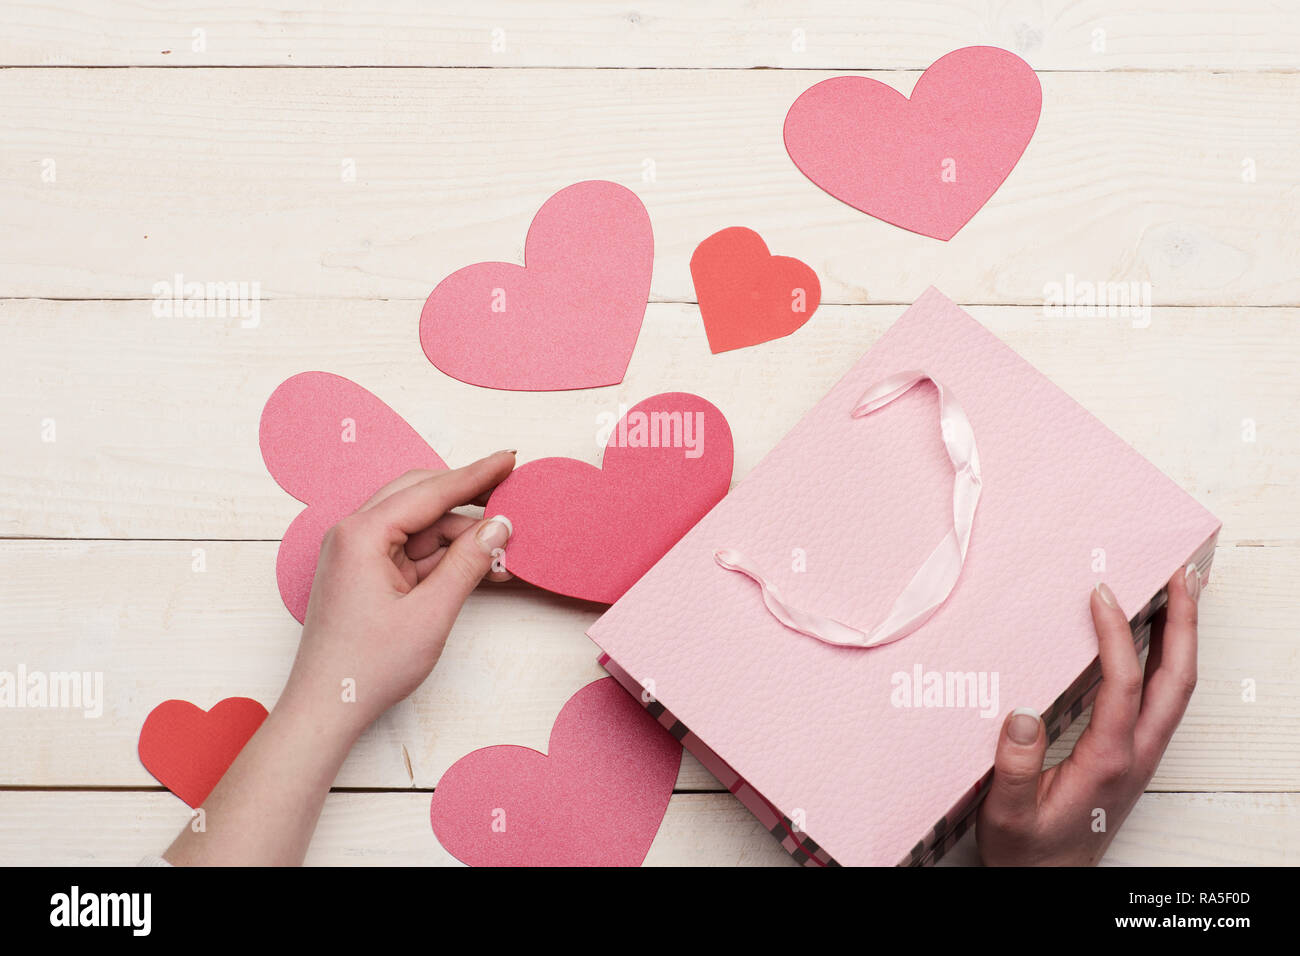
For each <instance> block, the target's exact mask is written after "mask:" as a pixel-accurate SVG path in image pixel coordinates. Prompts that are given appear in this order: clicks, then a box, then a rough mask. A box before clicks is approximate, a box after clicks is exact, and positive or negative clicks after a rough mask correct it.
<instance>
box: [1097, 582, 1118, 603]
mask: <svg viewBox="0 0 1300 956" xmlns="http://www.w3.org/2000/svg"><path fill="white" fill-rule="evenodd" d="M1097 595H1098V596H1099V597H1100V598H1101V599H1102V600H1103V601H1105V602H1106V606H1107V607H1115V608H1117V607H1119V602H1118V601H1116V600H1115V592H1114V591H1112V590H1111V589H1110V588H1108V587H1107V586H1106V582H1105V581H1098V582H1097Z"/></svg>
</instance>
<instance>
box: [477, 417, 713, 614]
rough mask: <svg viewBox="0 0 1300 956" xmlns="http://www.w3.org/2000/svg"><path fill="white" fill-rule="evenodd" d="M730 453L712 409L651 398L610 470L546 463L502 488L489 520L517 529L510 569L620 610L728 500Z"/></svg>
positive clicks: (618, 436)
mask: <svg viewBox="0 0 1300 956" xmlns="http://www.w3.org/2000/svg"><path fill="white" fill-rule="evenodd" d="M611 417H612V416H611ZM674 439H676V441H674ZM651 442H654V444H653V445H652V444H650V443H651ZM691 442H698V443H699V447H698V449H696V448H691V447H687V446H688V445H689V444H690V443H691ZM656 446H657V447H656ZM732 454H733V449H732V441H731V428H730V426H728V424H727V420H726V418H725V417H724V416H723V414H722V412H720V411H719V410H718V409H717V408H716V407H714V406H713V404H712V403H710V402H708V401H705V400H704V399H703V398H700V397H699V396H698V395H691V394H689V393H687V392H665V393H663V394H661V395H654V396H652V397H650V398H647V399H646V400H644V401H642V402H640V403H638V404H637V405H635V406H634V407H633V408H632V409H631V410H629V411H628V413H627V414H626V415H624V416H623V418H621V419H620V420H619V422H618V423H617V424H616V425H615V426H614V427H613V428H612V430H611V432H610V436H609V441H608V442H607V444H606V446H605V457H604V462H603V467H601V468H596V467H595V466H593V465H589V464H587V463H586V462H582V461H576V460H575V459H573V458H542V459H538V460H537V461H530V462H528V463H527V464H524V465H521V466H520V467H518V468H516V469H515V470H514V472H513V473H511V475H510V476H509V477H508V478H506V480H505V481H503V482H502V483H501V484H500V485H498V486H497V488H496V490H495V491H493V493H492V497H491V498H490V499H489V500H488V504H487V510H486V513H487V514H488V515H498V514H501V515H505V516H506V517H507V518H509V519H510V522H511V524H512V526H513V528H514V534H513V535H512V536H511V538H510V541H509V543H508V544H507V545H506V552H505V566H506V568H507V569H508V570H509V571H511V572H512V573H513V574H514V575H515V576H516V577H519V578H523V579H524V580H525V581H529V582H531V583H533V584H536V585H537V586H538V587H543V588H546V589H547V590H548V591H555V592H556V593H558V594H567V595H569V596H571V597H577V598H582V599H584V600H587V601H600V602H602V603H604V604H613V603H614V602H615V601H617V600H618V599H619V597H621V596H622V594H623V592H624V591H626V590H627V589H628V588H630V587H631V586H632V585H633V584H635V583H636V580H637V579H638V578H639V577H641V575H643V574H644V573H645V572H646V571H648V570H649V569H650V567H651V565H653V564H654V563H655V562H656V561H658V560H659V559H660V558H661V557H663V555H664V554H665V553H666V552H667V551H668V549H669V548H671V547H672V546H673V545H674V544H676V543H677V540H678V539H679V538H681V536H682V535H684V534H685V533H686V532H687V531H689V530H690V529H691V527H692V526H693V525H694V524H695V523H696V522H697V521H699V520H700V518H702V517H704V515H705V514H706V513H707V512H708V510H709V509H710V508H712V507H713V506H714V505H715V504H717V503H718V502H719V501H720V500H721V499H722V496H723V495H725V494H726V493H727V489H728V488H729V487H730V485H731V468H732Z"/></svg>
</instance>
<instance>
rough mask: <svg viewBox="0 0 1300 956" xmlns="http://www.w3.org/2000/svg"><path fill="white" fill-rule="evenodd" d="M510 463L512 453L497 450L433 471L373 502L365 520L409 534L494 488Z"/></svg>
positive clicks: (510, 466)
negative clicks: (447, 468) (445, 468)
mask: <svg viewBox="0 0 1300 956" xmlns="http://www.w3.org/2000/svg"><path fill="white" fill-rule="evenodd" d="M514 466H515V456H514V453H513V452H508V451H499V452H497V453H495V454H493V455H488V456H487V457H486V458H480V459H479V460H478V461H476V462H474V463H472V464H469V465H466V466H465V467H463V468H454V469H452V470H451V471H440V472H435V473H434V474H433V475H431V476H429V477H428V478H425V479H423V480H422V481H417V482H415V483H414V484H410V485H407V486H406V487H404V488H401V489H400V490H398V491H395V492H393V493H392V494H390V495H388V496H387V497H386V498H384V499H382V500H380V501H378V502H376V503H375V504H374V506H373V507H371V508H370V509H369V510H368V511H366V512H364V514H365V515H366V516H367V520H370V521H376V522H383V523H384V524H386V525H388V526H389V527H391V528H393V529H395V530H397V531H399V532H401V533H402V534H404V535H407V536H410V535H413V534H416V533H417V532H420V531H423V530H424V529H425V528H427V527H429V526H430V525H431V524H433V523H434V522H435V521H437V520H438V519H439V518H441V517H442V516H443V515H444V514H446V513H447V512H448V511H450V510H451V509H452V508H455V507H458V506H460V505H463V504H468V503H469V502H471V501H473V500H474V499H475V498H477V497H478V496H479V495H481V494H483V493H484V492H487V491H489V490H491V489H492V488H495V487H496V486H497V485H498V484H500V483H501V481H502V479H504V478H505V477H506V475H508V474H510V471H511V469H513V468H514ZM399 480H400V479H399Z"/></svg>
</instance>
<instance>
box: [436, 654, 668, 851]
mask: <svg viewBox="0 0 1300 956" xmlns="http://www.w3.org/2000/svg"><path fill="white" fill-rule="evenodd" d="M547 750H548V753H546V754H540V753H538V752H537V751H536V750H532V749H530V748H528V747H518V746H510V745H502V746H497V747H485V748H484V749H482V750H475V751H474V752H473V753H471V754H467V755H466V756H464V757H461V758H460V760H457V761H456V762H455V763H454V764H452V766H451V768H450V769H449V770H448V771H447V772H446V773H445V774H443V775H442V779H441V780H439V781H438V786H437V787H436V788H435V789H434V791H433V799H432V801H431V802H430V806H429V820H430V822H431V823H432V824H433V832H434V834H435V835H436V836H437V837H438V840H439V842H441V843H442V845H443V846H444V847H446V849H447V851H448V852H449V853H451V855H452V856H454V857H456V859H458V860H460V861H461V862H463V863H468V864H470V865H471V866H640V865H641V862H642V861H643V860H644V859H645V855H646V853H647V852H648V851H649V849H650V844H651V843H652V842H653V841H654V838H655V834H656V833H657V832H658V831H659V823H660V821H662V820H663V816H664V811H665V810H667V809H668V800H669V798H670V797H672V793H673V784H674V783H675V782H676V780H677V771H678V767H679V765H680V764H681V758H682V748H681V745H680V744H679V743H678V742H677V741H676V740H675V739H674V738H673V736H672V735H671V734H669V733H668V731H666V730H665V729H664V728H663V727H661V726H660V725H659V724H658V723H657V722H656V721H655V719H654V718H653V717H651V716H650V714H649V713H648V712H647V711H646V710H645V709H644V708H643V707H642V706H641V705H640V704H639V703H638V702H637V701H636V700H635V699H634V698H633V697H632V696H631V695H629V694H628V693H627V692H626V691H624V690H623V688H621V687H620V686H619V685H618V682H617V681H615V680H614V678H612V677H607V678H604V679H603V680H598V681H595V682H593V683H591V684H588V685H587V686H586V687H584V688H582V689H581V690H580V691H578V692H577V693H576V694H574V695H573V696H572V697H570V698H569V701H568V703H566V704H565V705H564V708H563V709H562V710H561V711H560V715H559V717H557V718H556V719H555V724H554V726H552V728H551V739H550V743H549V744H548V747H547Z"/></svg>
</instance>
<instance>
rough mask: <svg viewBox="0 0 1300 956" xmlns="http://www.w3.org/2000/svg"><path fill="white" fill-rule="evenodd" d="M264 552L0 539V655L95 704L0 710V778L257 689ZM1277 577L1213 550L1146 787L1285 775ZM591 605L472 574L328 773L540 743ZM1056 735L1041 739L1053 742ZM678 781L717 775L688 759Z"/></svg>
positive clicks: (1292, 771) (289, 639) (39, 771)
mask: <svg viewBox="0 0 1300 956" xmlns="http://www.w3.org/2000/svg"><path fill="white" fill-rule="evenodd" d="M195 548H202V549H203V550H204V561H205V570H204V571H203V572H201V573H200V572H195V571H194V570H193V562H194V556H193V555H194V549H195ZM274 560H275V545H274V544H272V543H221V542H170V541H169V542H143V541H135V542H71V541H70V542H50V541H7V542H3V543H0V581H4V582H5V584H4V598H3V603H4V606H5V609H6V613H5V615H4V617H3V619H0V647H3V648H4V649H5V656H4V659H3V660H0V669H4V670H8V671H10V672H11V673H13V672H16V670H17V667H18V666H19V665H23V666H25V667H26V669H27V670H28V671H29V672H31V671H42V672H46V673H50V672H57V671H81V672H86V671H89V672H102V673H103V675H104V678H103V679H104V706H103V715H102V716H101V717H99V718H87V717H86V716H84V715H83V713H82V712H81V711H80V710H73V709H63V710H56V709H48V708H47V709H14V710H0V721H3V733H0V786H17V785H26V786H62V787H85V786H129V787H146V786H150V785H154V781H153V778H152V777H151V776H150V775H149V774H148V773H147V772H146V771H145V770H144V768H143V767H142V766H141V765H140V763H139V760H138V758H137V756H136V741H137V737H138V734H139V729H140V727H141V725H142V724H143V722H144V719H145V716H146V715H147V714H148V712H149V711H150V710H151V709H152V708H153V707H154V706H155V705H156V704H158V703H159V702H161V701H163V700H166V699H168V698H172V697H179V698H184V699H187V700H190V701H193V702H194V703H196V704H198V705H199V706H201V707H205V708H206V707H210V706H212V704H214V703H216V702H217V701H218V700H220V699H222V698H224V697H229V696H233V695H242V696H249V697H253V698H255V699H257V700H260V701H262V702H263V703H265V704H267V705H268V706H269V705H270V704H272V703H273V702H274V700H275V699H276V697H277V695H278V693H279V691H280V687H281V685H282V683H283V680H284V678H285V676H286V675H287V674H288V672H289V667H290V665H291V663H292V659H293V654H294V651H295V649H296V646H297V636H298V627H297V625H296V623H295V622H294V621H293V620H292V618H290V617H289V615H288V613H287V612H286V611H285V610H284V607H283V606H282V605H281V603H280V599H279V595H278V593H277V591H276V588H275V583H274ZM1297 577H1300V548H1297V547H1285V548H1277V547H1272V548H1250V547H1235V548H1234V547H1229V548H1220V549H1219V551H1218V553H1217V555H1216V558H1215V568H1214V574H1213V580H1212V583H1211V585H1210V588H1209V590H1208V592H1207V594H1206V596H1205V598H1204V599H1203V601H1202V618H1201V619H1202V629H1201V645H1200V646H1201V652H1200V663H1201V682H1200V686H1199V688H1198V690H1197V694H1196V698H1195V699H1194V701H1193V703H1192V706H1191V709H1190V711H1189V713H1188V715H1187V717H1186V719H1185V720H1184V721H1183V724H1182V727H1181V729H1180V730H1179V732H1178V735H1177V736H1176V737H1175V739H1174V742H1173V745H1172V746H1171V748H1170V750H1169V752H1168V754H1167V755H1166V757H1165V760H1164V762H1163V764H1162V765H1161V767H1160V771H1159V773H1158V774H1157V776H1156V778H1155V780H1154V781H1153V782H1152V785H1151V787H1152V789H1155V790H1296V789H1300V766H1297V763H1296V761H1295V760H1294V759H1293V757H1294V754H1295V753H1296V752H1297V750H1300V715H1298V714H1297V712H1296V708H1295V705H1294V702H1295V700H1296V699H1297V697H1300V659H1297V656H1296V653H1295V625H1294V612H1295V585H1294V582H1295V580H1296V579H1297ZM599 610H600V609H599V608H598V607H597V606H595V605H590V604H584V603H582V602H577V601H572V600H568V599H564V598H559V597H556V596H554V595H549V594H546V593H545V592H541V591H537V590H535V589H533V588H530V587H526V586H523V585H514V586H507V587H498V588H491V589H489V588H486V587H485V588H482V589H480V590H479V591H478V592H477V593H476V594H475V595H473V596H472V597H471V599H470V601H469V602H468V603H467V604H466V606H465V609H464V611H463V612H462V614H461V618H460V620H459V622H458V623H457V625H456V629H455V631H454V632H453V634H452V638H451V641H450V642H449V644H448V646H447V650H446V651H445V653H444V655H443V658H442V660H441V662H440V663H439V664H438V667H437V668H436V669H435V671H434V673H433V676H432V677H431V678H430V679H429V680H428V681H426V682H425V684H424V685H423V686H422V687H421V688H420V689H419V690H418V691H417V692H416V693H415V694H414V695H413V696H412V697H411V698H409V699H408V700H407V701H405V702H403V703H402V704H400V705H399V706H398V707H396V708H395V709H394V710H393V711H392V712H390V713H389V714H388V715H387V716H386V717H384V718H383V719H382V720H381V721H379V722H378V723H377V724H376V725H375V726H374V727H373V728H372V729H371V730H370V731H369V732H368V733H367V734H366V735H365V736H364V737H363V738H362V740H361V742H360V743H359V744H358V745H357V747H356V748H355V749H354V750H353V753H352V755H351V757H350V758H349V759H348V761H347V763H346V764H345V766H344V768H343V770H342V772H341V774H340V775H339V778H338V781H337V783H338V785H339V786H341V787H360V788H385V789H387V788H391V789H405V788H408V787H412V786H416V787H424V788H430V787H433V786H435V785H436V783H437V781H438V779H439V778H440V777H441V776H442V774H443V772H444V771H445V770H446V769H447V767H449V766H450V765H451V764H452V763H453V762H454V761H456V760H457V759H459V758H460V757H461V756H463V755H464V754H466V753H469V752H470V751H471V750H475V749H477V748H479V747H484V746H490V745H493V744H500V743H513V744H521V745H524V746H530V747H533V748H535V749H538V750H541V751H545V749H546V746H547V739H548V737H549V734H550V728H551V724H552V722H553V721H554V719H555V715H556V714H557V713H558V711H559V709H560V707H561V706H562V705H563V703H564V701H566V700H567V699H568V698H569V696H570V695H571V694H572V693H573V692H574V691H576V690H577V689H578V688H579V687H582V686H583V685H585V684H586V683H588V682H589V681H592V680H595V679H597V678H599V677H602V676H603V671H602V670H601V669H600V668H599V667H598V666H597V664H596V662H595V658H596V650H595V648H594V646H593V645H592V644H591V643H590V642H589V641H588V639H587V638H586V637H585V635H584V631H585V629H586V627H587V626H588V625H589V624H590V623H591V622H592V621H593V620H594V619H595V618H596V617H597V615H598V614H599ZM1247 679H1250V680H1253V681H1255V683H1256V695H1255V700H1254V701H1252V702H1247V701H1245V700H1243V693H1242V690H1243V686H1242V682H1243V680H1247ZM1003 703H1004V705H1005V706H1007V707H1011V706H1014V702H1012V701H1004V702H1003ZM1063 753H1064V749H1063V748H1062V746H1061V745H1059V744H1058V746H1057V748H1056V749H1055V750H1054V752H1053V754H1054V756H1055V757H1059V756H1062V755H1063ZM408 761H409V765H410V770H409V772H408V770H407V762H408ZM678 788H679V789H683V790H716V789H718V784H717V782H716V781H715V780H714V779H713V778H712V777H711V776H710V775H709V774H708V773H707V772H705V771H704V770H703V769H702V768H701V767H700V766H699V764H698V763H696V762H695V761H694V760H693V759H689V758H688V759H687V760H686V761H685V763H684V764H683V769H682V773H681V775H680V777H679V780H678Z"/></svg>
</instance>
